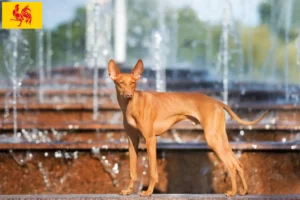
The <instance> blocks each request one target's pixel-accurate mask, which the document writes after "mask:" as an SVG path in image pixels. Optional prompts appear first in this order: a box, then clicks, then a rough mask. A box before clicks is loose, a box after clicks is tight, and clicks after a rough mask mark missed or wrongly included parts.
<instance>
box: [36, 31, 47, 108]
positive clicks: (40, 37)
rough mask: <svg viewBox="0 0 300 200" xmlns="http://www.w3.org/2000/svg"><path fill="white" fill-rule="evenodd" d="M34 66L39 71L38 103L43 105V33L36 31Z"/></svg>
mask: <svg viewBox="0 0 300 200" xmlns="http://www.w3.org/2000/svg"><path fill="white" fill-rule="evenodd" d="M36 40H37V41H36V44H37V45H36V62H35V63H36V65H37V67H38V70H39V102H40V103H44V92H45V91H44V82H45V70H44V31H43V30H37V31H36Z"/></svg>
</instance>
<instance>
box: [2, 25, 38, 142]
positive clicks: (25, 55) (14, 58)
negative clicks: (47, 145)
mask: <svg viewBox="0 0 300 200" xmlns="http://www.w3.org/2000/svg"><path fill="white" fill-rule="evenodd" d="M4 47H5V49H4V55H3V60H4V65H5V67H6V69H7V71H8V74H9V76H10V81H11V83H12V87H13V100H12V103H13V132H14V139H17V130H18V124H17V123H18V117H17V102H18V100H17V96H18V89H19V87H20V86H21V85H22V79H23V78H24V74H25V71H26V70H27V69H28V67H29V66H30V65H31V64H32V63H31V60H30V56H29V44H28V41H27V40H26V39H25V38H23V36H22V32H21V31H18V30H12V31H10V35H9V39H8V42H7V43H6V44H5V45H4Z"/></svg>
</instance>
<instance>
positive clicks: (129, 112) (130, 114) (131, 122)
mask: <svg viewBox="0 0 300 200" xmlns="http://www.w3.org/2000/svg"><path fill="white" fill-rule="evenodd" d="M125 118H126V121H127V123H128V124H129V125H130V126H132V127H134V128H137V124H136V120H135V118H134V115H133V112H132V110H131V109H128V108H127V111H126V113H125Z"/></svg>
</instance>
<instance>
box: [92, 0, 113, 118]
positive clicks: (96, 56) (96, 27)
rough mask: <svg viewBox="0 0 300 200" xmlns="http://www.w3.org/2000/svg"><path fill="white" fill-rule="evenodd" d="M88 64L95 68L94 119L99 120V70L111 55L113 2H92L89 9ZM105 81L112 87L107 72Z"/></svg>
mask: <svg viewBox="0 0 300 200" xmlns="http://www.w3.org/2000/svg"><path fill="white" fill-rule="evenodd" d="M86 40H87V45H86V53H87V54H86V62H87V65H88V66H89V67H91V68H94V86H93V112H94V114H93V119H94V120H96V119H97V118H98V115H99V113H98V104H99V102H98V68H99V67H105V66H106V65H107V63H108V60H109V57H110V54H111V46H110V45H111V0H91V1H90V3H89V4H88V7H87V31H86ZM104 74H105V75H104V77H103V78H104V79H105V83H106V85H107V86H109V85H111V84H109V82H108V81H110V80H109V77H108V74H107V71H106V70H105V73H104Z"/></svg>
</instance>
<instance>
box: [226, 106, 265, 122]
mask: <svg viewBox="0 0 300 200" xmlns="http://www.w3.org/2000/svg"><path fill="white" fill-rule="evenodd" d="M223 108H224V109H225V110H226V111H227V112H228V113H229V115H230V116H231V117H232V118H233V119H234V120H235V121H237V122H238V123H240V124H243V125H254V124H257V123H258V122H260V120H262V118H264V116H266V114H267V113H268V112H269V110H267V111H265V112H264V113H263V114H262V115H261V116H260V117H259V118H257V119H256V120H253V121H244V120H242V119H241V118H239V116H237V115H236V114H235V113H234V112H233V111H232V110H231V108H230V107H229V106H227V105H225V104H223Z"/></svg>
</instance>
